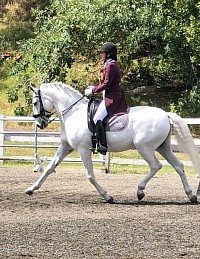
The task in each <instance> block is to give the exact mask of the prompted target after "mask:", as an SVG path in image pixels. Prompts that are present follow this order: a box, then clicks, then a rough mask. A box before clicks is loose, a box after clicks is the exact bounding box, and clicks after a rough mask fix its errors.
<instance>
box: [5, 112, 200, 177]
mask: <svg viewBox="0 0 200 259" xmlns="http://www.w3.org/2000/svg"><path fill="white" fill-rule="evenodd" d="M184 120H185V121H186V123H187V124H188V125H200V118H186V119H184ZM6 123H11V124H12V123H15V125H16V123H28V124H30V125H29V127H28V131H25V130H24V128H26V127H23V130H14V129H13V128H14V126H13V127H6V126H5V125H6ZM54 123H59V119H56V120H55V121H54ZM10 128H11V130H9V129H10ZM20 142H21V144H20ZM194 142H195V144H196V146H197V147H198V150H199V153H200V139H199V138H195V139H194ZM13 143H15V144H13ZM27 143H28V144H27ZM59 143H60V132H59V131H50V130H49V131H46V130H45V131H38V130H37V127H36V124H35V120H34V118H33V117H26V116H24V117H23V116H5V115H0V162H3V161H5V160H16V161H33V162H35V155H36V153H38V149H50V148H51V149H55V150H56V149H57V147H58V145H59ZM5 148H30V149H31V150H32V151H33V152H32V155H31V156H28V155H23V156H19V155H17V154H16V156H8V155H6V154H5ZM172 149H173V150H174V151H178V145H177V142H176V140H175V139H172ZM46 159H47V161H49V160H51V159H52V157H47V158H46ZM63 162H68V163H80V162H81V159H80V157H78V158H77V157H76V158H71V157H70V158H68V157H66V158H65V159H64V160H63ZM93 162H95V163H101V164H103V165H104V169H105V170H106V171H107V172H108V171H109V165H110V163H111V164H137V165H144V164H146V162H145V161H143V160H138V159H114V158H113V159H110V154H109V153H108V155H106V156H102V155H100V156H99V158H93ZM162 163H163V164H167V162H166V161H164V160H163V161H162ZM187 165H190V163H188V162H187Z"/></svg>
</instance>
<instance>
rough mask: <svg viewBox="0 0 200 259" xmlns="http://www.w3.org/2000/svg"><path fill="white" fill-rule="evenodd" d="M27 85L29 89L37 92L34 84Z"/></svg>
mask: <svg viewBox="0 0 200 259" xmlns="http://www.w3.org/2000/svg"><path fill="white" fill-rule="evenodd" d="M29 87H30V88H31V90H32V91H33V92H34V93H35V94H37V88H36V87H35V86H33V85H30V86H29Z"/></svg>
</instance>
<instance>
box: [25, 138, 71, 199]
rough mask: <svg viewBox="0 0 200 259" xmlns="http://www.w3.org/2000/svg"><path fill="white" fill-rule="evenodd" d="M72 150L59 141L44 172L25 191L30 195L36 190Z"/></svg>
mask: <svg viewBox="0 0 200 259" xmlns="http://www.w3.org/2000/svg"><path fill="white" fill-rule="evenodd" d="M72 151H73V149H72V148H71V147H70V146H68V145H67V144H65V143H63V144H62V143H61V144H60V146H59V147H58V149H57V151H56V154H55V156H54V158H53V159H52V161H51V162H50V164H49V165H48V166H47V168H46V169H45V171H44V173H43V174H42V176H41V177H40V178H39V179H38V181H37V182H36V183H34V184H33V185H32V186H31V187H29V188H28V189H27V190H26V191H25V193H26V194H28V195H32V194H33V192H34V191H35V190H38V189H39V188H40V187H41V185H42V184H43V183H44V181H45V180H46V178H47V177H48V176H49V175H50V174H51V173H52V172H54V171H55V168H56V167H57V166H58V165H59V164H60V163H61V162H62V160H63V159H64V158H65V157H66V156H67V155H68V154H69V153H71V152H72Z"/></svg>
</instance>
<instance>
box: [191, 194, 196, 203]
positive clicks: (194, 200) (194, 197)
mask: <svg viewBox="0 0 200 259" xmlns="http://www.w3.org/2000/svg"><path fill="white" fill-rule="evenodd" d="M190 201H191V203H197V196H196V195H192V197H191V198H190Z"/></svg>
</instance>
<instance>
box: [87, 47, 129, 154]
mask: <svg viewBox="0 0 200 259" xmlns="http://www.w3.org/2000/svg"><path fill="white" fill-rule="evenodd" d="M99 52H100V58H101V59H102V60H103V61H104V68H103V83H101V84H98V85H96V86H88V88H87V89H86V90H85V95H86V96H89V95H91V94H96V93H100V92H102V91H103V100H102V101H101V103H100V105H99V107H98V109H97V111H96V113H95V116H94V123H95V124H96V127H97V135H98V138H99V142H100V145H99V147H98V148H97V151H98V152H99V153H101V154H103V155H105V154H106V152H107V148H108V146H107V140H106V133H105V128H104V126H103V123H102V121H103V119H104V118H105V117H106V116H107V115H116V114H118V115H119V114H125V113H127V105H126V101H125V98H124V94H123V90H122V87H121V85H120V82H121V72H120V69H119V67H118V64H117V47H116V46H115V44H113V43H112V42H106V43H104V44H103V45H102V46H101V48H100V49H99Z"/></svg>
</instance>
